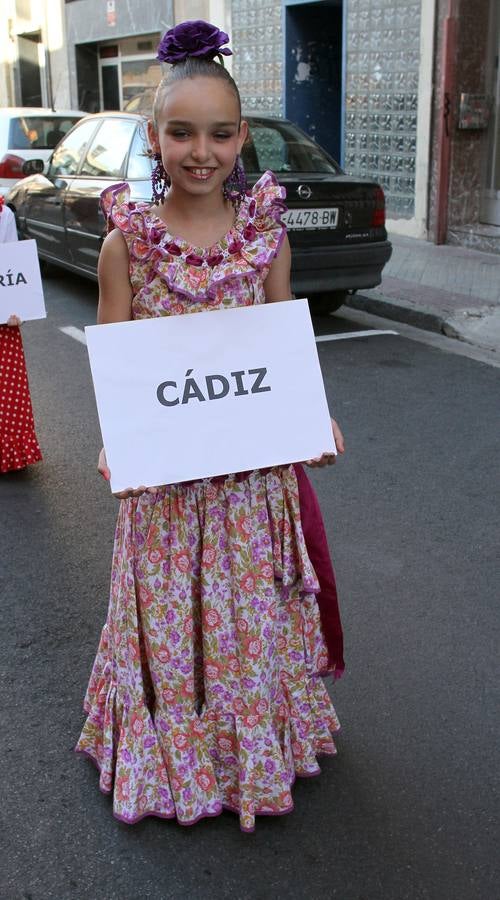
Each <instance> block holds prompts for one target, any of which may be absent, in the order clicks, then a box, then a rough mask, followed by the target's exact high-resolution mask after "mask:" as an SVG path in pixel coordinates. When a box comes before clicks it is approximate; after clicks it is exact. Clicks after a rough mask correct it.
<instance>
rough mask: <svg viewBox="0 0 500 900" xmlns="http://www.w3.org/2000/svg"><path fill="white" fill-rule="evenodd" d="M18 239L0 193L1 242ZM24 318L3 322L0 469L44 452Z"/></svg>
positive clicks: (28, 462) (0, 327) (34, 459)
mask: <svg viewBox="0 0 500 900" xmlns="http://www.w3.org/2000/svg"><path fill="white" fill-rule="evenodd" d="M13 241H17V229H16V220H15V217H14V213H13V212H12V210H11V209H9V207H8V206H4V201H3V197H0V243H2V244H3V243H12V242H13ZM20 325H21V320H20V318H19V316H17V315H14V314H13V315H10V316H9V318H8V319H7V322H6V324H0V473H2V474H5V473H6V472H12V471H16V470H19V469H24V468H25V467H26V466H29V465H32V464H33V463H36V462H39V461H40V460H41V459H42V453H41V450H40V447H39V445H38V440H37V437H36V434H35V423H34V421H33V410H32V406H31V397H30V389H29V383H28V373H27V370H26V360H25V358H24V350H23V341H22V337H21V331H20V327H19V326H20Z"/></svg>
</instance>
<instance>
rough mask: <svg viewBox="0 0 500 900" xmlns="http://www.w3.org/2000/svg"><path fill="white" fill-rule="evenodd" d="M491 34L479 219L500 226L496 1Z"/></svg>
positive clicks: (499, 25) (499, 80)
mask: <svg viewBox="0 0 500 900" xmlns="http://www.w3.org/2000/svg"><path fill="white" fill-rule="evenodd" d="M489 34H490V48H489V66H488V75H489V78H488V82H489V84H488V94H489V96H490V97H491V115H490V122H489V125H488V135H487V140H488V149H487V158H486V167H485V177H484V182H483V188H482V191H481V209H480V220H481V222H483V223H484V224H486V225H498V226H500V65H499V54H500V8H499V4H498V3H497V2H496V0H491V4H490V28H489Z"/></svg>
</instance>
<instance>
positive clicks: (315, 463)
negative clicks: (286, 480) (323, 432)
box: [306, 419, 345, 469]
mask: <svg viewBox="0 0 500 900" xmlns="http://www.w3.org/2000/svg"><path fill="white" fill-rule="evenodd" d="M332 431H333V437H334V439H335V446H336V447H337V452H338V453H344V450H345V443H344V435H343V434H342V432H341V430H340V427H339V425H338V422H336V421H335V419H332ZM336 462H337V457H336V456H335V454H334V453H323V455H322V456H317V457H316V458H315V459H308V460H306V465H307V466H311V468H312V469H321V468H323V466H333V465H335V463H336Z"/></svg>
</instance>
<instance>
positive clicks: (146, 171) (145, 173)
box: [127, 125, 151, 179]
mask: <svg viewBox="0 0 500 900" xmlns="http://www.w3.org/2000/svg"><path fill="white" fill-rule="evenodd" d="M147 152H148V139H147V136H146V127H145V126H144V125H139V127H138V129H137V131H136V133H135V134H134V140H133V141H132V146H131V148H130V156H129V160H128V172H127V178H128V179H132V178H142V179H149V178H151V158H150V157H149V156H148V155H147Z"/></svg>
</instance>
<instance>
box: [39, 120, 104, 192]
mask: <svg viewBox="0 0 500 900" xmlns="http://www.w3.org/2000/svg"><path fill="white" fill-rule="evenodd" d="M96 125H97V123H96V120H95V119H89V120H87V121H86V122H82V123H81V125H77V126H76V128H75V129H74V130H73V131H72V132H71V133H70V134H68V136H67V138H65V139H64V141H62V143H61V144H59V146H58V147H57V149H56V150H54V153H53V154H52V156H51V159H50V166H49V172H48V174H49V178H57V177H65V176H68V175H75V174H76V172H77V169H78V166H79V165H80V161H81V158H82V156H83V154H84V153H85V149H86V147H87V144H88V142H89V140H90V138H91V137H92V135H93V133H94V131H95V129H96Z"/></svg>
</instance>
